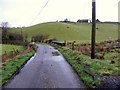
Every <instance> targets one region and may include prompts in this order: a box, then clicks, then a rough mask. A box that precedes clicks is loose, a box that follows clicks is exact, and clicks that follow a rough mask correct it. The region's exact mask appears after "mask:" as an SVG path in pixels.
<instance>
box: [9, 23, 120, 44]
mask: <svg viewBox="0 0 120 90" xmlns="http://www.w3.org/2000/svg"><path fill="white" fill-rule="evenodd" d="M97 27H98V29H97V30H96V41H97V42H100V41H104V40H111V39H112V40H114V39H117V37H118V28H117V24H110V23H101V24H100V23H99V24H97ZM91 28H92V25H91V24H88V23H63V22H49V23H42V24H38V25H35V26H31V27H27V28H22V29H20V28H14V29H11V30H10V31H12V32H16V33H21V31H22V33H23V35H28V40H31V37H32V36H35V35H38V34H47V35H50V38H56V39H57V40H60V41H64V40H67V41H74V40H75V41H77V42H88V43H89V42H90V40H91Z"/></svg>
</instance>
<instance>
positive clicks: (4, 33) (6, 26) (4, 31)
mask: <svg viewBox="0 0 120 90" xmlns="http://www.w3.org/2000/svg"><path fill="white" fill-rule="evenodd" d="M1 28H2V38H3V39H6V38H7V33H8V29H9V23H8V22H2V23H1Z"/></svg>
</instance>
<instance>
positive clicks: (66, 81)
mask: <svg viewBox="0 0 120 90" xmlns="http://www.w3.org/2000/svg"><path fill="white" fill-rule="evenodd" d="M56 51H57V52H58V53H59V54H60V52H59V51H58V50H56V49H54V48H53V47H51V46H44V45H41V44H39V45H38V49H37V52H36V55H35V57H34V58H33V59H32V60H30V61H29V62H28V63H27V64H26V65H25V66H24V67H23V69H22V70H21V71H20V73H19V74H18V75H16V76H15V77H14V79H12V80H11V81H10V82H9V83H8V84H7V85H6V86H5V88H85V86H84V84H83V83H82V81H81V80H79V78H78V76H77V74H76V73H75V72H74V70H73V69H72V68H71V66H70V65H69V64H68V63H67V62H66V60H65V59H64V57H63V56H62V54H60V55H58V56H54V55H53V54H52V52H56Z"/></svg>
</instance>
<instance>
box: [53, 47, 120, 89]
mask: <svg viewBox="0 0 120 90" xmlns="http://www.w3.org/2000/svg"><path fill="white" fill-rule="evenodd" d="M55 47H56V48H57V49H58V50H60V52H61V53H62V54H63V55H64V57H65V58H66V60H67V61H68V62H69V63H70V65H71V66H72V67H73V69H74V70H75V71H76V72H77V74H78V75H79V77H80V79H82V81H83V82H84V83H85V85H87V86H88V87H90V88H91V87H97V86H99V84H100V82H101V77H102V76H104V75H115V76H119V75H120V73H119V72H120V70H119V67H120V66H119V65H118V63H117V62H118V61H119V59H116V62H115V63H114V64H110V62H111V60H112V59H111V58H110V57H111V56H110V57H109V54H106V55H105V57H106V58H105V59H104V60H99V59H94V60H92V59H91V58H90V57H89V56H86V55H83V54H78V53H77V52H75V51H72V50H71V49H68V48H66V47H59V46H55ZM110 54H111V55H113V56H114V55H115V56H116V54H115V53H110ZM117 57H118V56H117ZM86 70H87V71H89V72H86Z"/></svg>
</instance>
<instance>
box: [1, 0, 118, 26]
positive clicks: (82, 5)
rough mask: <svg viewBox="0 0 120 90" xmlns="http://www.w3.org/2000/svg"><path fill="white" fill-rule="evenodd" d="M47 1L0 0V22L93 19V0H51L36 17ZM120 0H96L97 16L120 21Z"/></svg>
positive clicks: (28, 23)
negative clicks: (119, 12)
mask: <svg viewBox="0 0 120 90" xmlns="http://www.w3.org/2000/svg"><path fill="white" fill-rule="evenodd" d="M47 1H48V0H0V12H1V15H0V22H3V21H7V22H9V24H10V25H11V26H29V25H33V24H38V23H42V22H49V21H56V20H64V19H65V18H68V19H69V20H71V21H77V20H78V19H91V12H92V11H91V7H92V0H49V3H48V4H47V6H46V7H45V8H44V10H43V11H42V13H41V14H40V15H38V16H37V17H36V15H37V14H38V13H39V12H40V10H41V8H42V7H43V6H44V5H45V4H46V2H47ZM119 1H120V0H96V5H97V18H99V19H100V20H101V21H118V2H119ZM35 17H36V19H35ZM33 20H34V21H33ZM32 21H33V22H32ZM31 22H32V23H31Z"/></svg>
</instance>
